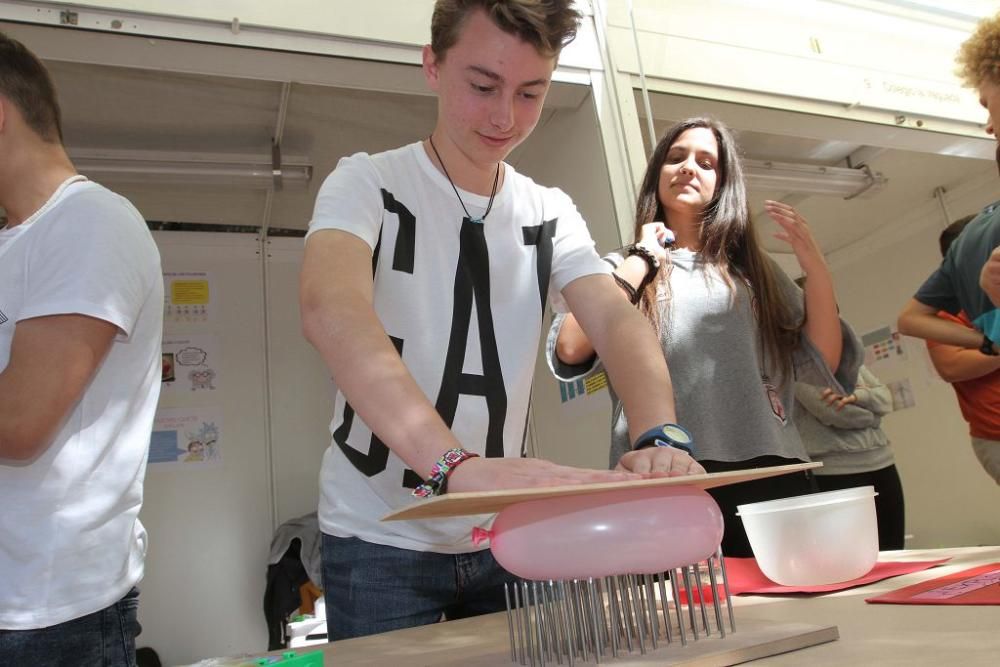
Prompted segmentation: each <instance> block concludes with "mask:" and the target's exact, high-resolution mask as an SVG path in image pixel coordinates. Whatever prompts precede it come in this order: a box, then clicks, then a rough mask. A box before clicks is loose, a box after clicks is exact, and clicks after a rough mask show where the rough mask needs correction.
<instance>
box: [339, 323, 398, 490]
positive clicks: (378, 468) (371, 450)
mask: <svg viewBox="0 0 1000 667" xmlns="http://www.w3.org/2000/svg"><path fill="white" fill-rule="evenodd" d="M389 340H391V341H392V344H393V345H394V346H395V348H396V352H399V354H400V356H402V354H403V339H402V338H396V337H395V336H389ZM353 423H354V408H352V407H351V405H350V404H349V403H348V402H347V401H344V420H343V421H342V422H341V423H340V426H338V427H337V430H336V431H334V432H333V441H334V442H336V443H337V446H338V447H340V451H342V452H344V456H346V457H347V460H348V461H350V462H351V463H353V464H354V467H355V468H357V469H358V470H359V471H360V472H362V473H363V474H365V475H367V476H368V477H374V476H375V475H377V474H379V473H380V472H382V471H383V470H385V466H386V464H387V463H388V461H389V448H388V447H386V446H385V443H384V442H382V441H381V440H379V438H378V436H377V435H375V434H374V433H372V438H371V441H370V444H369V446H368V453H367V454H362V453H361V452H360V451H358V450H357V449H354V447H351V446H350V445H349V444H347V436H348V435H350V433H351V425H352V424H353Z"/></svg>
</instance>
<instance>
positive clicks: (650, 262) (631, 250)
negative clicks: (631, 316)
mask: <svg viewBox="0 0 1000 667" xmlns="http://www.w3.org/2000/svg"><path fill="white" fill-rule="evenodd" d="M625 252H626V255H627V257H631V256H632V255H635V256H637V257H641V258H642V259H643V260H644V261H645V262H646V275H644V276H643V277H642V281H640V282H639V286H638V287H636V288H635V291H636V294H637V295H638V296H637V298H636V300H635V301H633V302H632V303H638V302H639V299H640V298H642V293H643V292H644V291H645V290H646V286H648V285H649V283H651V282H653V280H654V279H655V278H656V274H657V273H659V271H660V260H659V259H658V258H657V257H656V255H654V254H653V252H652V251H651V250H650V249H649V248H647V247H645V246H643V245H639V244H638V243H633V244H631V245H628V246H626V247H625Z"/></svg>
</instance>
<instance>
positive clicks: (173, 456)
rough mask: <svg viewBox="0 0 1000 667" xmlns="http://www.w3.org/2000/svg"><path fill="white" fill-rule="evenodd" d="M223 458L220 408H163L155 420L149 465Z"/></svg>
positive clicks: (157, 412) (215, 461) (200, 463)
mask: <svg viewBox="0 0 1000 667" xmlns="http://www.w3.org/2000/svg"><path fill="white" fill-rule="evenodd" d="M220 461H222V414H221V410H219V409H217V408H161V409H159V410H157V411H156V417H155V419H154V420H153V435H152V437H151V438H150V442H149V465H150V466H153V465H156V466H163V465H205V464H210V463H218V462H220Z"/></svg>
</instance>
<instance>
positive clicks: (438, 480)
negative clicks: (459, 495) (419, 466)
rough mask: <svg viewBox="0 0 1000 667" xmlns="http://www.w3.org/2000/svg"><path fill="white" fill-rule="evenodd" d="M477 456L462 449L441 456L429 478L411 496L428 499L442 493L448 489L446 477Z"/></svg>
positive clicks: (432, 468) (451, 450)
mask: <svg viewBox="0 0 1000 667" xmlns="http://www.w3.org/2000/svg"><path fill="white" fill-rule="evenodd" d="M477 456H479V454H476V453H475V452H470V451H468V450H467V449H464V448H462V447H454V448H452V449H449V450H448V451H446V452H445V453H444V454H442V455H441V458H439V459H438V460H437V461H436V462H435V463H434V465H433V466H431V474H430V477H428V478H427V481H425V482H424V483H423V484H421V485H420V486H418V487H417V488H415V489H413V495H415V496H416V497H418V498H428V497H430V496H438V495H441V494H442V493H444V492H445V491H446V490H447V488H448V476H449V475H450V474H451V473H452V472H453V471H454V470H455V468H457V467H458V466H459V464H461V463H462V462H463V461H468V460H469V459H471V458H475V457H477Z"/></svg>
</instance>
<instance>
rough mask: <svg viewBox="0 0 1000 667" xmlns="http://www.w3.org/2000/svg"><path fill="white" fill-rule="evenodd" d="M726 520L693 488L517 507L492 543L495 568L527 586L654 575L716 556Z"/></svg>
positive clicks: (499, 524) (503, 518)
mask: <svg viewBox="0 0 1000 667" xmlns="http://www.w3.org/2000/svg"><path fill="white" fill-rule="evenodd" d="M722 530H723V520H722V512H721V511H720V510H719V506H718V505H717V504H716V503H715V500H713V499H712V497H711V496H710V495H708V493H706V492H705V491H703V490H701V489H699V488H697V487H688V486H673V487H666V488H664V487H660V488H649V487H639V488H634V489H622V490H620V491H609V492H606V493H594V494H587V495H580V496H563V497H556V498H549V499H546V500H532V501H528V502H524V503H518V504H516V505H511V506H510V507H506V508H504V509H503V510H501V511H500V513H499V514H498V515H497V518H496V520H495V521H494V522H493V528H492V530H489V531H484V530H480V529H477V530H476V531H475V532H474V533H473V539H474V540H475V541H476V543H477V544H478V543H479V542H480V541H481V540H482V539H484V538H486V537H488V538H489V540H490V550H491V551H492V552H493V555H494V557H495V558H496V559H497V562H499V563H500V565H502V566H503V567H504V568H506V569H507V570H508V571H509V572H511V573H513V574H515V575H517V576H519V577H522V578H524V579H533V580H547V579H586V578H589V577H595V578H596V577H607V576H613V575H619V574H654V573H657V572H664V571H666V570H669V569H672V568H675V567H680V566H682V565H691V564H692V563H697V562H699V561H701V560H704V559H706V558H708V557H709V556H712V555H714V554H715V552H716V550H717V549H718V548H719V544H720V543H721V542H722Z"/></svg>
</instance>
